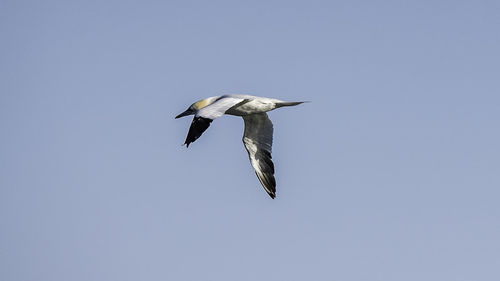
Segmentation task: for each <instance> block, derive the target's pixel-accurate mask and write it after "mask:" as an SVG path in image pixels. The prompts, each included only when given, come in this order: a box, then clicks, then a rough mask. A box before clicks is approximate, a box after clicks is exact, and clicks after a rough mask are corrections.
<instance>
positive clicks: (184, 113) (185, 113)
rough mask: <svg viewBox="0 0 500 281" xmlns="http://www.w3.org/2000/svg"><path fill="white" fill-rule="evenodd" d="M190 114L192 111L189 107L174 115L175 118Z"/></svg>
mask: <svg viewBox="0 0 500 281" xmlns="http://www.w3.org/2000/svg"><path fill="white" fill-rule="evenodd" d="M191 114H194V112H193V111H192V110H191V109H190V108H188V109H187V110H186V111H184V112H183V113H181V114H179V115H177V116H175V119H177V118H181V117H184V116H188V115H191Z"/></svg>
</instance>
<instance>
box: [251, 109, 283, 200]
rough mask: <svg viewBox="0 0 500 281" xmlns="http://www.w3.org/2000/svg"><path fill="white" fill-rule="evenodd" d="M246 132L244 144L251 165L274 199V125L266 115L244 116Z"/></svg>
mask: <svg viewBox="0 0 500 281" xmlns="http://www.w3.org/2000/svg"><path fill="white" fill-rule="evenodd" d="M243 120H244V122H245V132H244V134H243V143H244V145H245V148H246V150H247V152H248V157H249V158H250V163H251V164H252V167H253V168H254V170H255V174H256V175H257V178H259V181H260V183H261V184H262V186H263V187H264V189H265V190H266V192H267V193H268V194H269V196H271V198H273V199H274V197H276V180H275V178H274V164H273V161H272V157H271V152H272V145H273V123H272V122H271V120H269V117H267V114H266V113H259V114H251V115H246V116H243Z"/></svg>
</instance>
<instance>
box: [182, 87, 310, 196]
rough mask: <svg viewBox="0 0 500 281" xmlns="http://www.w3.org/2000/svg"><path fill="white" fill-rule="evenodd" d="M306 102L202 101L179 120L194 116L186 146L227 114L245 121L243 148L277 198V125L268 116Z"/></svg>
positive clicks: (229, 97)
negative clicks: (274, 147)
mask: <svg viewBox="0 0 500 281" xmlns="http://www.w3.org/2000/svg"><path fill="white" fill-rule="evenodd" d="M301 103H303V102H285V101H281V100H278V99H272V98H264V97H255V96H250V95H223V96H215V97H209V98H206V99H202V100H199V101H197V102H195V103H193V104H192V105H190V106H189V107H188V109H187V110H186V111H184V112H182V113H181V114H179V115H177V116H176V117H175V118H176V119H177V118H180V117H183V116H188V115H194V118H193V121H192V122H191V126H190V127H189V132H188V134H187V137H186V141H185V142H184V144H185V145H186V147H189V144H190V143H192V142H194V141H195V140H197V139H198V138H199V137H200V136H201V134H203V132H204V131H205V130H206V129H207V128H208V127H209V126H210V123H212V121H213V120H214V119H216V118H218V117H220V116H222V115H224V114H228V115H235V116H241V117H243V121H244V123H245V131H244V133H243V144H244V145H245V148H246V150H247V152H248V157H249V158H250V163H251V164H252V167H253V168H254V170H255V174H256V175H257V178H258V179H259V181H260V183H261V184H262V186H263V187H264V189H265V190H266V192H267V193H268V194H269V196H271V198H273V199H274V198H275V197H276V180H275V179H274V164H273V161H272V160H271V158H272V157H271V149H272V144H273V123H272V122H271V120H269V117H267V114H266V112H268V111H271V110H273V109H276V108H279V107H283V106H294V105H298V104H301Z"/></svg>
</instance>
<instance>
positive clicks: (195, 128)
mask: <svg viewBox="0 0 500 281" xmlns="http://www.w3.org/2000/svg"><path fill="white" fill-rule="evenodd" d="M243 102H245V99H243V98H236V97H231V96H222V97H220V98H218V99H217V100H215V101H214V102H213V103H211V104H209V105H207V106H205V107H203V108H201V109H200V110H198V112H197V113H196V115H195V116H194V118H193V121H192V122H191V126H190V127H189V132H188V135H187V137H186V141H185V142H184V144H185V145H186V147H189V144H190V143H192V142H194V141H195V140H197V139H198V138H199V137H200V136H201V135H202V134H203V132H205V131H206V130H207V129H208V127H209V126H210V123H212V121H213V120H214V119H215V118H218V117H221V116H222V115H223V114H224V113H225V112H226V111H227V110H228V109H230V108H231V107H233V106H236V105H238V104H240V103H243Z"/></svg>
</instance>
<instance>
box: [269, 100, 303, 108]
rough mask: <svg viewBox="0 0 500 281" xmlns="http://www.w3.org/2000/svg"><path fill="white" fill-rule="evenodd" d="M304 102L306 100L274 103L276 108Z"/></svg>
mask: <svg viewBox="0 0 500 281" xmlns="http://www.w3.org/2000/svg"><path fill="white" fill-rule="evenodd" d="M304 102H306V101H291V102H279V103H277V104H276V108H278V107H283V106H294V105H298V104H301V103H304Z"/></svg>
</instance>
